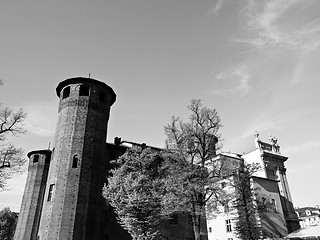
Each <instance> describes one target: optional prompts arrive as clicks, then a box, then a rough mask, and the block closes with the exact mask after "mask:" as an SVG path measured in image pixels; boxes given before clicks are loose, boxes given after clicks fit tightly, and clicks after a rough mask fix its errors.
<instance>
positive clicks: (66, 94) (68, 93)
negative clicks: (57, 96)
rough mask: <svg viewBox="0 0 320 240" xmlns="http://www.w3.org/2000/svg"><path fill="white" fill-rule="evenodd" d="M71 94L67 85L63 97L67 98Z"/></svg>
mask: <svg viewBox="0 0 320 240" xmlns="http://www.w3.org/2000/svg"><path fill="white" fill-rule="evenodd" d="M69 96H70V87H65V88H64V89H63V93H62V99H65V98H67V97H69Z"/></svg>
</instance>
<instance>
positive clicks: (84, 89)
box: [79, 85, 90, 96]
mask: <svg viewBox="0 0 320 240" xmlns="http://www.w3.org/2000/svg"><path fill="white" fill-rule="evenodd" d="M89 93H90V87H89V86H88V85H80V90H79V96H89Z"/></svg>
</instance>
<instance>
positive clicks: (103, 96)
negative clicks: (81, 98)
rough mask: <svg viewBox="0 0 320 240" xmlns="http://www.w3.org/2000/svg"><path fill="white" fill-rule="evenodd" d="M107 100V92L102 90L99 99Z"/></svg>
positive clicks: (101, 100)
mask: <svg viewBox="0 0 320 240" xmlns="http://www.w3.org/2000/svg"><path fill="white" fill-rule="evenodd" d="M105 100H106V93H105V92H100V94H99V101H100V102H104V101H105Z"/></svg>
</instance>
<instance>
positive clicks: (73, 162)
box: [72, 155, 79, 168]
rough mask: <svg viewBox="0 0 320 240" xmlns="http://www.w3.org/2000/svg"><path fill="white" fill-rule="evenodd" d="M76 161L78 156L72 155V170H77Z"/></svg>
mask: <svg viewBox="0 0 320 240" xmlns="http://www.w3.org/2000/svg"><path fill="white" fill-rule="evenodd" d="M78 161H79V157H78V155H74V156H73V158H72V168H77V167H78Z"/></svg>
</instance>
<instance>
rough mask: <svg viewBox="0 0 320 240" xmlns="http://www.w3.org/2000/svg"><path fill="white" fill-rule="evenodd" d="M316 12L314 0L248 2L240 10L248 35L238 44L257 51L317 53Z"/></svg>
mask: <svg viewBox="0 0 320 240" xmlns="http://www.w3.org/2000/svg"><path fill="white" fill-rule="evenodd" d="M315 8H318V9H315ZM319 11H320V4H319V2H317V1H313V0H310V1H308V2H306V1H302V0H281V1H278V0H270V1H253V0H249V1H248V2H247V5H246V7H245V8H244V10H243V13H244V16H245V17H246V19H247V21H246V26H247V30H248V32H247V33H248V35H247V36H246V37H245V38H243V39H241V40H239V41H242V42H245V43H248V44H251V45H253V46H255V47H258V48H262V47H267V46H280V47H288V48H293V49H300V50H313V49H316V48H318V47H319V46H320V41H319V38H320V17H319V15H318V12H319Z"/></svg>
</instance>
